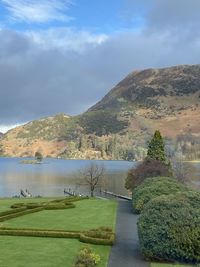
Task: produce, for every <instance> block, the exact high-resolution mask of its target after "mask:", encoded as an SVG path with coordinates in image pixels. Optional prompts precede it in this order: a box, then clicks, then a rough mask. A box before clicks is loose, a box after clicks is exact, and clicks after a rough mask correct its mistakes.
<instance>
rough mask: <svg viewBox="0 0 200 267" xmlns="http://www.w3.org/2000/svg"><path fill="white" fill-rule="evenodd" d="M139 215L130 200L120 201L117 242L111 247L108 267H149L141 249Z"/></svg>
mask: <svg viewBox="0 0 200 267" xmlns="http://www.w3.org/2000/svg"><path fill="white" fill-rule="evenodd" d="M137 218H138V216H137V215H134V214H133V213H132V210H131V202H130V201H125V200H124V201H123V200H120V201H119V206H118V212H117V221H116V234H117V240H116V244H115V245H114V246H113V247H112V248H111V253H110V257H109V261H108V267H149V266H150V265H149V264H148V263H147V262H145V261H144V259H143V258H142V256H141V254H140V251H139V244H138V242H139V241H138V234H137Z"/></svg>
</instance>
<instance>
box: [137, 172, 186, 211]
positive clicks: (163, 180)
mask: <svg viewBox="0 0 200 267" xmlns="http://www.w3.org/2000/svg"><path fill="white" fill-rule="evenodd" d="M187 190H188V188H187V187H186V186H184V185H182V184H181V183H179V182H177V181H176V180H175V179H174V178H169V177H153V178H147V179H146V180H145V181H144V182H143V183H142V184H141V185H139V186H138V187H136V188H135V189H134V190H133V197H132V200H133V211H134V213H136V214H139V213H141V211H142V210H143V208H144V206H145V205H146V204H147V203H148V202H149V201H150V200H151V199H153V198H155V197H158V196H161V195H169V194H173V193H177V192H185V191H187Z"/></svg>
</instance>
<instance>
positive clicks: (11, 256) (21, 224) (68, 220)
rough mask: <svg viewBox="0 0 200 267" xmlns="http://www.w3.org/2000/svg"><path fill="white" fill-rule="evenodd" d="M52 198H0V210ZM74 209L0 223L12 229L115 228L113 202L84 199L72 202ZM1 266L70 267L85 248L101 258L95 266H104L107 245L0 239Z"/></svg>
mask: <svg viewBox="0 0 200 267" xmlns="http://www.w3.org/2000/svg"><path fill="white" fill-rule="evenodd" d="M49 200H52V199H40V198H38V199H0V211H4V210H8V209H9V208H10V205H12V204H14V203H17V202H41V201H49ZM74 204H75V205H76V207H75V208H72V209H65V210H44V211H41V212H37V213H32V214H28V215H24V216H21V217H17V218H15V219H10V220H7V221H4V222H1V223H0V224H1V226H7V227H15V228H46V229H66V230H80V231H81V230H87V229H92V228H98V227H100V226H108V227H112V228H113V229H114V228H115V220H116V209H117V202H115V201H107V200H99V199H86V200H81V201H77V202H74ZM0 244H1V245H0V266H1V267H26V266H29V267H36V266H37V267H72V264H73V261H74V259H75V258H76V255H77V253H78V251H79V249H80V248H82V247H84V246H89V247H90V248H92V249H93V250H94V251H95V252H96V253H98V254H99V255H100V257H101V262H100V264H99V265H98V267H106V266H107V260H108V256H109V252H110V247H109V246H99V245H91V244H84V243H81V242H79V241H78V240H76V239H67V238H66V239H65V238H39V237H22V236H0Z"/></svg>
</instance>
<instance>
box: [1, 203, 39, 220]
mask: <svg viewBox="0 0 200 267" xmlns="http://www.w3.org/2000/svg"><path fill="white" fill-rule="evenodd" d="M42 210H43V207H39V208H35V209H25V210H24V211H20V212H15V213H12V214H8V215H5V216H1V217H0V222H3V221H7V220H10V219H13V218H17V217H20V216H23V215H26V214H29V213H34V212H38V211H42Z"/></svg>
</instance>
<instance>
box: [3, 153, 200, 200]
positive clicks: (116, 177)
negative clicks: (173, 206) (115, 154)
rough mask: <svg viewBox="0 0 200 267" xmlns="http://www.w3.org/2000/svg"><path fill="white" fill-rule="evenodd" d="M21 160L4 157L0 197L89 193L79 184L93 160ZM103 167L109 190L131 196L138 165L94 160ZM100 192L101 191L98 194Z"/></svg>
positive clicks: (197, 169) (199, 169) (196, 166)
mask: <svg viewBox="0 0 200 267" xmlns="http://www.w3.org/2000/svg"><path fill="white" fill-rule="evenodd" d="M21 161H22V159H21V158H0V197H12V196H15V195H19V194H20V190H21V189H23V190H26V189H28V191H30V192H31V194H32V195H33V196H38V195H40V196H63V195H64V189H65V188H66V189H67V190H68V189H69V188H70V189H71V190H72V191H75V193H77V194H89V191H88V188H87V187H86V186H80V185H78V184H79V182H78V177H79V176H80V174H79V170H80V169H83V168H84V167H86V166H87V165H88V164H90V162H91V161H90V160H63V159H44V162H43V164H21V163H20V162H21ZM93 162H95V163H98V164H100V165H101V164H103V165H104V167H105V169H106V171H105V178H106V179H105V180H106V185H105V187H106V189H107V190H108V191H112V192H114V193H116V194H122V195H127V196H128V195H129V192H128V191H127V190H126V189H125V188H124V182H125V178H126V175H127V171H128V170H129V169H130V168H132V167H134V166H136V165H137V163H136V162H128V161H98V160H95V161H93ZM193 165H194V166H195V170H196V173H195V174H193V176H194V177H195V176H196V184H197V185H199V186H200V182H199V181H200V179H198V176H199V173H200V163H194V164H193ZM96 193H97V194H98V193H99V192H98V190H97V192H96Z"/></svg>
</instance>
